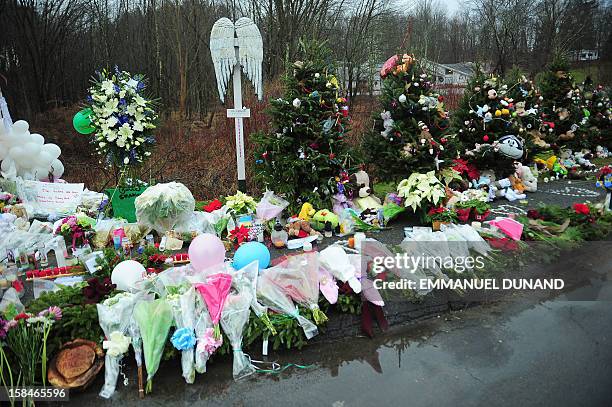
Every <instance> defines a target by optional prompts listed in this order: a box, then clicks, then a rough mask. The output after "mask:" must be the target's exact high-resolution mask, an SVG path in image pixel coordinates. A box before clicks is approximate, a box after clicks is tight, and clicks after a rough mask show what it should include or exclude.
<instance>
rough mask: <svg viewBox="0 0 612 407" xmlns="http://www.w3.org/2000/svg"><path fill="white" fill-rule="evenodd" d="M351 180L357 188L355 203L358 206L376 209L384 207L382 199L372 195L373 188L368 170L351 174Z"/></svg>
mask: <svg viewBox="0 0 612 407" xmlns="http://www.w3.org/2000/svg"><path fill="white" fill-rule="evenodd" d="M350 180H351V182H352V183H353V185H355V186H356V189H357V190H356V192H357V197H356V198H355V204H356V206H357V207H358V208H360V209H375V210H376V209H379V208H382V205H381V203H380V199H379V198H377V197H376V196H374V195H371V193H372V189H370V177H369V176H368V173H367V172H365V171H364V170H360V171H357V172H356V173H354V174H352V175H351V176H350Z"/></svg>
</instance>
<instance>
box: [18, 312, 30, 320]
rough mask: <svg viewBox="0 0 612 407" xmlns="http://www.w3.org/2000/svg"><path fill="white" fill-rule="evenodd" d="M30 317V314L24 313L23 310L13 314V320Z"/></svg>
mask: <svg viewBox="0 0 612 407" xmlns="http://www.w3.org/2000/svg"><path fill="white" fill-rule="evenodd" d="M30 317H31V315H30V314H26V313H25V312H22V313H21V314H17V315H15V321H19V320H20V319H28V318H30Z"/></svg>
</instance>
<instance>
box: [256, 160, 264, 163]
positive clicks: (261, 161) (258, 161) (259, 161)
mask: <svg viewBox="0 0 612 407" xmlns="http://www.w3.org/2000/svg"><path fill="white" fill-rule="evenodd" d="M255 164H263V160H255Z"/></svg>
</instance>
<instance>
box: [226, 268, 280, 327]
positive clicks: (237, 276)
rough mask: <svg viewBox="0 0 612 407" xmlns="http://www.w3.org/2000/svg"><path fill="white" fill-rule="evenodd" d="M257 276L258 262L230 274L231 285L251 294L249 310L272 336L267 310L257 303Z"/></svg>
mask: <svg viewBox="0 0 612 407" xmlns="http://www.w3.org/2000/svg"><path fill="white" fill-rule="evenodd" d="M258 276H259V262H257V261H253V262H251V263H249V264H247V265H246V266H244V267H243V268H241V269H240V270H235V271H234V272H233V273H232V284H233V285H234V287H237V288H240V289H242V290H247V289H248V290H249V292H250V293H251V299H252V300H251V309H252V310H253V312H254V313H255V315H257V317H258V318H259V319H261V321H262V322H263V323H264V325H266V328H268V330H269V331H270V333H271V334H272V335H276V329H274V325H272V321H270V318H269V317H268V308H267V307H264V306H263V305H261V304H260V303H259V302H258V301H257V277H258Z"/></svg>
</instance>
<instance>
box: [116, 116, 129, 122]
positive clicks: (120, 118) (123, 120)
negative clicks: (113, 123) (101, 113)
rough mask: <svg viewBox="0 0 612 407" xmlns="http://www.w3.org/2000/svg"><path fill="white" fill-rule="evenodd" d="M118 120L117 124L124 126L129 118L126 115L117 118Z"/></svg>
mask: <svg viewBox="0 0 612 407" xmlns="http://www.w3.org/2000/svg"><path fill="white" fill-rule="evenodd" d="M118 120H119V124H125V123H128V122H129V120H130V118H129V117H128V116H127V115H124V114H123V115H121V116H119V117H118Z"/></svg>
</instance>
